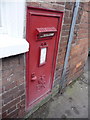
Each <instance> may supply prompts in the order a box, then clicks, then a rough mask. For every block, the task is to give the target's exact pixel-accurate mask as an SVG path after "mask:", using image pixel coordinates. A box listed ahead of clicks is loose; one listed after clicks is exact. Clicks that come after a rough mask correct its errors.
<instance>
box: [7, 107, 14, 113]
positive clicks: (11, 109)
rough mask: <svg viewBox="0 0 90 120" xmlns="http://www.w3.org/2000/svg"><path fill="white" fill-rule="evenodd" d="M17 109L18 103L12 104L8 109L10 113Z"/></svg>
mask: <svg viewBox="0 0 90 120" xmlns="http://www.w3.org/2000/svg"><path fill="white" fill-rule="evenodd" d="M15 109H16V105H14V106H12V107H11V108H9V109H8V112H7V113H8V114H9V113H11V112H12V111H14V110H15Z"/></svg>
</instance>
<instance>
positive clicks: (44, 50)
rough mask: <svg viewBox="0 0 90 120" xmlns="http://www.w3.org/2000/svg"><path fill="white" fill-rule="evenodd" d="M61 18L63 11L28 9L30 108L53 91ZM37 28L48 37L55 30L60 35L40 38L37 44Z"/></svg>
mask: <svg viewBox="0 0 90 120" xmlns="http://www.w3.org/2000/svg"><path fill="white" fill-rule="evenodd" d="M62 17H63V13H62V12H56V11H51V10H50V11H49V10H48V11H47V10H45V9H40V8H39V9H38V8H32V7H28V9H27V28H26V37H27V41H28V42H29V44H30V51H29V52H28V53H27V55H26V78H27V82H26V83H27V85H26V92H27V108H29V107H30V108H31V107H32V106H33V105H34V104H36V103H37V101H39V100H40V99H41V98H42V97H43V96H45V95H46V94H48V93H49V92H50V91H51V88H52V84H53V77H54V70H55V64H56V55H57V50H58V42H59V36H60V30H61V23H62ZM38 28H39V30H38V31H39V33H40V32H42V31H43V30H44V33H45V32H46V33H47V34H49V33H50V32H51V31H52V30H53V32H56V31H57V32H56V34H55V35H54V36H51V37H52V38H49V36H46V38H48V40H46V39H43V38H40V39H41V40H40V41H39V40H38V41H37V29H38ZM40 28H43V30H40ZM46 28H47V29H46ZM48 28H53V29H48Z"/></svg>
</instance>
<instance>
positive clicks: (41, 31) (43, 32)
mask: <svg viewBox="0 0 90 120" xmlns="http://www.w3.org/2000/svg"><path fill="white" fill-rule="evenodd" d="M36 30H37V40H43V39H50V38H52V37H53V36H55V34H56V32H57V29H56V28H55V27H47V28H37V29H36Z"/></svg>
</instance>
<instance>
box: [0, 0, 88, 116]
mask: <svg viewBox="0 0 90 120" xmlns="http://www.w3.org/2000/svg"><path fill="white" fill-rule="evenodd" d="M43 1H44V0H42V2H37V3H35V2H33V3H29V5H31V6H36V7H44V8H49V9H57V10H60V11H63V12H64V18H63V24H62V32H61V37H60V42H59V49H58V56H57V63H56V71H55V78H54V85H53V87H56V86H57V85H58V83H59V82H60V80H61V75H62V70H63V65H64V59H65V54H66V47H67V43H68V37H69V32H70V25H71V20H72V14H73V8H74V3H68V2H67V3H64V2H63V3H60V2H50V0H49V2H43ZM78 14H79V15H78V17H77V24H76V26H75V33H74V39H73V43H72V47H71V53H70V58H69V64H68V68H67V76H66V77H67V82H66V84H68V83H69V82H70V81H71V80H75V79H76V78H77V77H79V76H80V75H81V74H82V72H83V66H84V64H85V60H86V58H87V45H88V35H87V32H88V31H87V30H88V23H87V19H88V10H87V4H80V7H79V13H78ZM2 84H3V85H2V87H3V89H2V100H3V102H2V106H3V107H2V111H3V118H5V117H8V118H12V117H14V118H16V117H23V116H24V113H25V100H26V96H25V59H24V55H23V54H22V55H17V56H12V57H8V58H4V59H2Z"/></svg>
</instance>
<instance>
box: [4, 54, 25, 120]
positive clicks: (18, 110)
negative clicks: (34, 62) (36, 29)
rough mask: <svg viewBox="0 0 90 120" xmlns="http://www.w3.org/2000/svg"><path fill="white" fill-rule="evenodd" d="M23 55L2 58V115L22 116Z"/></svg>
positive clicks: (23, 103)
mask: <svg viewBox="0 0 90 120" xmlns="http://www.w3.org/2000/svg"><path fill="white" fill-rule="evenodd" d="M24 70H25V65H24V55H17V56H12V57H8V58H4V59H2V100H3V102H2V112H3V114H2V117H3V118H12V117H14V118H16V117H18V116H19V117H22V116H23V115H24V111H25V72H24Z"/></svg>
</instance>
